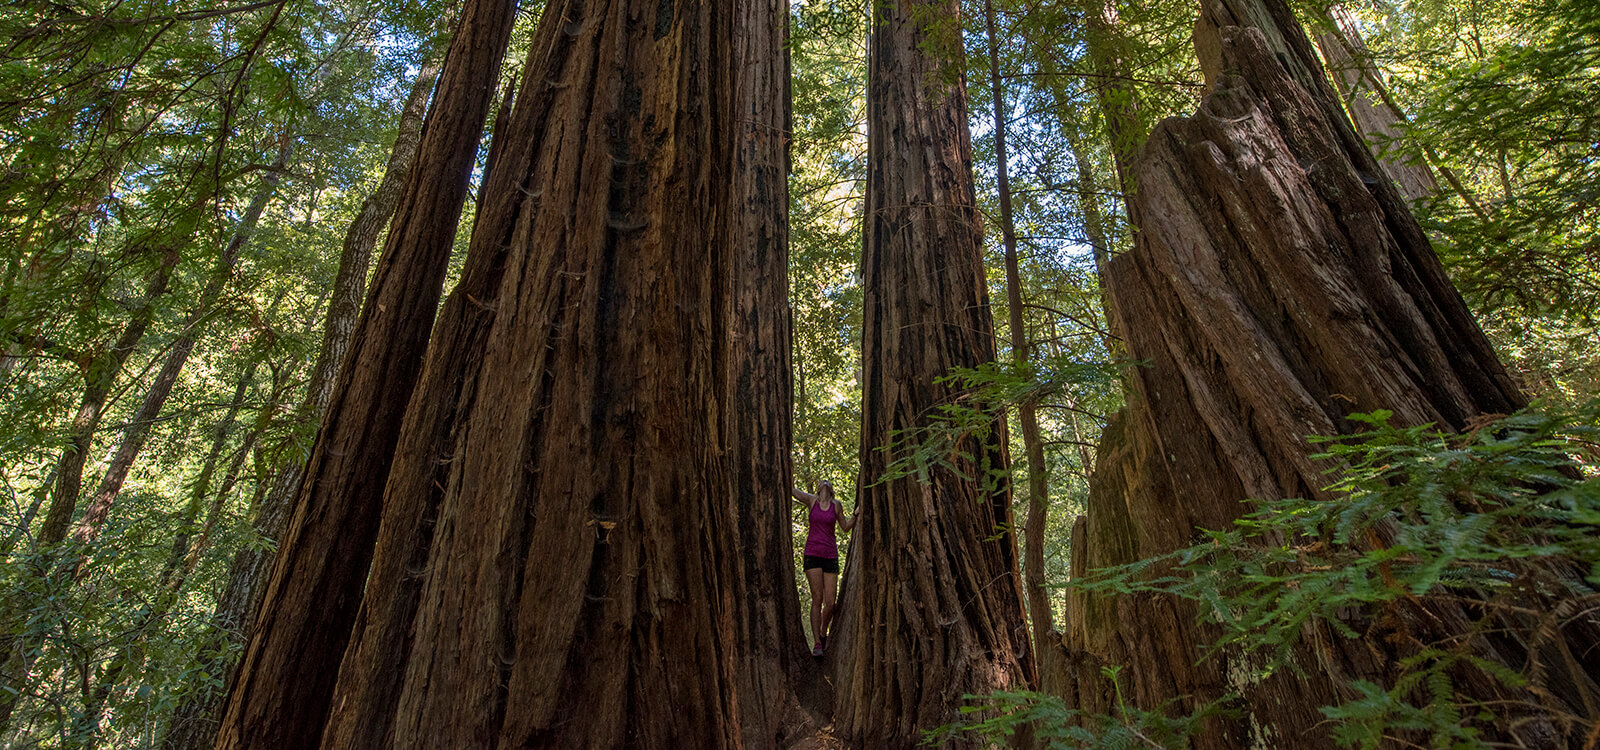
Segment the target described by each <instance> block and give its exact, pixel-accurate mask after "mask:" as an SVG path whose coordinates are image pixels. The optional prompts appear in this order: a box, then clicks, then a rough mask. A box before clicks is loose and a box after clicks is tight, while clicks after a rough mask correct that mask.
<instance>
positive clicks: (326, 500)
mask: <svg viewBox="0 0 1600 750" xmlns="http://www.w3.org/2000/svg"><path fill="white" fill-rule="evenodd" d="M515 10H516V3H515V2H514V0H474V1H473V2H469V3H468V5H467V7H466V8H465V9H464V10H463V11H462V18H461V22H460V24H459V25H458V27H457V31H456V34H455V37H454V39H453V40H452V42H451V46H450V50H449V52H448V53H447V54H446V59H445V64H444V71H443V73H442V74H441V76H440V83H439V87H438V91H437V93H436V94H435V95H434V102H433V105H432V107H431V108H430V110H429V112H428V118H427V122H426V123H425V124H424V126H423V135H422V143H421V145H420V147H419V149H418V156H417V160H416V163H415V164H413V165H412V169H411V172H410V175H409V176H408V178H407V183H406V189H405V192H404V195H403V197H402V199H401V202H400V208H399V209H398V211H397V213H396V215H395V218H394V223H393V226H392V227H391V228H390V232H389V239H388V242H387V243H386V245H385V247H384V252H383V255H382V257H381V258H380V259H379V261H378V269H377V272H376V274H375V275H374V278H373V282H372V291H371V294H370V295H369V296H368V299H367V302H366V305H365V306H364V309H363V310H362V314H361V320H360V322H359V323H358V324H357V326H356V334H355V335H354V337H353V341H352V344H351V346H350V350H349V351H348V352H347V353H346V355H345V361H344V364H343V365H342V366H341V367H340V368H339V369H340V372H339V378H338V384H337V385H336V386H335V387H334V389H333V393H334V395H333V397H332V400H331V401H330V402H329V405H328V410H327V414H326V416H325V418H324V419H323V423H322V428H321V430H320V431H319V433H318V436H317V443H316V445H315V447H314V448H313V449H312V455H311V459H310V462H309V464H308V466H307V468H306V471H305V476H304V477H303V478H302V480H301V483H300V490H299V494H298V496H297V498H296V500H295V503H294V508H293V510H292V515H291V516H290V519H289V524H288V526H287V528H286V529H285V532H284V535H283V538H282V539H281V540H280V542H279V548H278V549H279V551H278V555H277V559H276V560H275V562H274V564H273V570H272V575H271V578H270V579H269V583H268V584H267V589H266V592H265V594H264V595H263V598H262V604H261V605H260V615H259V617H258V618H257V619H256V621H255V624H254V627H253V629H252V631H251V635H250V640H249V642H248V644H247V645H246V647H245V652H244V655H243V657H242V658H241V661H240V666H239V670H238V672H237V674H236V676H235V679H234V683H233V687H232V689H231V690H230V692H229V697H228V704H227V709H226V710H225V713H224V717H223V720H222V726H221V729H220V731H219V733H218V739H217V747H219V748H237V747H307V746H311V745H313V744H315V743H316V741H317V737H318V736H320V734H321V732H322V724H323V722H324V720H325V719H326V716H327V711H328V701H329V697H330V695H331V693H332V691H333V686H334V681H335V678H336V677H337V675H338V670H337V668H336V665H337V664H338V663H339V660H340V657H341V656H342V655H343V653H344V650H345V647H346V645H347V644H348V642H349V639H350V631H351V627H352V625H353V622H354V620H355V615H356V608H357V606H358V605H359V603H360V599H361V591H362V587H363V584H364V583H365V581H366V578H367V566H368V562H369V561H370V560H371V558H372V550H373V543H374V539H375V538H376V536H377V530H378V520H379V517H380V511H381V505H380V501H381V499H382V493H383V486H384V482H385V481H386V479H387V477H388V473H389V464H390V460H391V458H392V456H393V454H394V447H395V443H396V442H397V441H398V439H399V432H400V420H401V417H402V416H403V414H404V408H405V404H406V402H407V401H408V400H409V399H410V397H411V392H412V389H413V388H414V387H415V385H416V383H417V380H418V377H419V374H420V370H421V368H422V354H423V351H424V350H425V348H426V345H427V341H428V333H429V330H430V329H431V327H432V325H433V319H434V314H435V312H436V309H437V307H438V301H439V295H440V294H441V287H442V285H443V282H444V276H445V270H446V267H447V265H448V261H449V258H450V248H451V245H452V242H453V240H454V237H455V230H456V224H457V221H458V219H459V217H460V215H461V208H462V205H463V203H464V202H465V200H466V194H467V185H468V180H469V178H470V176H471V172H472V167H473V162H474V160H475V158H476V156H477V150H478V140H479V136H480V135H481V133H482V131H483V123H484V119H485V117H486V115H487V113H488V110H489V105H490V103H491V102H492V101H493V98H494V89H495V86H496V83H497V81H498V78H499V75H498V74H499V70H500V64H501V61H502V58H503V57H504V55H505V47H506V44H507V42H508V41H509V39H510V35H511V26H512V21H513V17H514V15H515ZM307 664H317V665H322V668H319V669H316V670H312V671H307V670H306V668H305V666H306V665H307Z"/></svg>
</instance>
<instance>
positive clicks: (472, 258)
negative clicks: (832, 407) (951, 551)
mask: <svg viewBox="0 0 1600 750" xmlns="http://www.w3.org/2000/svg"><path fill="white" fill-rule="evenodd" d="M766 7H767V8H768V9H767V10H765V11H761V12H752V13H751V14H748V15H745V14H739V13H735V12H733V11H734V8H733V7H732V4H731V3H718V4H704V5H687V4H684V5H677V4H671V3H658V2H654V0H609V1H608V2H586V3H580V2H573V1H566V2H560V1H558V2H555V3H553V4H552V5H551V6H549V7H548V8H547V9H546V10H545V15H544V18H545V19H546V21H545V22H544V23H541V25H540V28H539V31H538V33H537V35H536V37H535V39H534V41H533V44H532V45H531V50H532V52H531V53H530V57H529V61H528V65H527V67H526V69H525V73H524V75H523V79H524V80H525V81H526V85H525V86H524V89H523V91H522V93H521V94H520V95H519V99H518V102H517V104H516V107H515V109H514V111H513V113H512V115H511V116H510V118H509V120H508V121H507V123H506V126H505V128H504V129H503V130H500V131H498V132H500V133H504V134H505V138H504V139H503V140H502V138H500V137H497V139H496V145H495V149H494V151H493V152H492V154H491V158H490V160H491V162H492V165H493V166H492V169H491V170H490V172H489V174H488V176H487V178H486V182H485V185H484V189H483V191H482V195H483V196H484V202H483V204H482V205H481V207H480V211H479V214H478V219H477V225H476V227H475V228H474V232H473V239H472V244H471V248H470V249H469V252H468V259H467V267H466V269H465V270H464V272H463V276H462V281H461V284H460V285H459V286H458V287H457V289H456V291H455V292H453V293H452V295H451V298H450V299H449V300H448V301H447V302H446V304H445V307H444V310H443V312H442V314H441V316H440V319H439V324H438V327H437V329H436V332H435V335H434V337H433V341H432V343H431V345H430V348H429V352H428V356H427V364H426V367H425V371H424V376H423V383H422V386H421V387H420V388H419V389H418V393H417V395H416V396H415V397H414V398H413V399H412V400H411V404H410V406H409V407H408V409H407V415H406V422H405V429H404V431H403V435H402V439H401V443H400V445H399V447H398V449H397V451H396V454H395V456H396V457H395V464H394V467H393V470H392V471H391V473H390V478H389V483H388V487H387V490H386V492H385V508H384V518H383V526H382V531H381V534H380V537H379V541H378V549H377V553H376V556H375V558H374V562H373V573H372V579H371V582H370V583H369V585H368V588H367V594H366V596H365V598H364V600H363V603H362V612H361V617H360V620H359V622H358V629H357V633H356V637H355V639H354V641H353V642H352V644H351V648H350V651H349V653H348V654H347V655H346V658H345V662H344V666H343V669H342V672H341V674H340V680H339V686H338V690H337V692H336V695H335V700H334V702H335V705H336V706H337V709H336V710H335V711H334V713H333V714H332V715H331V716H330V718H329V723H328V727H327V731H326V734H325V736H324V746H326V747H341V748H343V747H397V748H411V747H436V746H472V747H530V746H532V747H545V746H575V747H577V746H582V747H612V746H619V745H628V746H639V747H680V746H691V747H730V746H736V745H739V744H740V743H741V741H742V739H743V738H742V736H741V723H740V707H739V706H738V697H736V696H740V695H741V693H742V691H741V690H740V687H739V686H740V678H739V677H738V676H737V674H736V672H737V671H738V670H740V669H744V668H747V665H748V664H750V663H751V661H750V659H749V658H748V655H747V654H745V653H742V652H741V650H740V649H741V645H740V640H739V639H738V638H736V637H735V630H736V628H738V627H739V624H738V621H737V619H736V612H737V611H738V609H739V608H740V606H741V605H742V604H743V603H742V602H736V601H735V600H734V596H735V595H736V594H737V593H739V592H738V591H737V589H736V588H735V587H736V585H737V579H738V566H739V565H740V564H741V563H740V560H739V558H738V552H739V550H738V546H737V544H736V541H735V539H734V535H735V534H736V533H737V532H738V527H737V526H738V521H737V517H736V516H735V515H734V513H733V507H734V503H733V502H732V500H731V498H732V497H733V496H734V486H733V476H734V475H733V472H732V471H731V467H730V465H729V459H730V457H731V456H732V455H733V450H732V444H731V441H732V440H733V439H734V436H733V434H732V433H731V432H730V431H729V430H728V429H727V425H728V424H729V423H730V419H731V417H730V411H731V410H734V409H735V408H737V407H736V405H735V404H734V403H732V402H731V399H730V396H731V394H732V390H733V386H732V383H731V382H730V372H731V362H732V357H733V346H732V337H731V336H730V332H731V330H732V328H733V326H732V320H731V319H730V318H731V314H732V306H731V302H732V297H733V291H732V288H731V285H732V283H733V282H734V280H735V278H736V277H735V275H734V274H733V273H732V268H733V264H734V263H735V259H736V258H737V257H739V251H738V250H736V247H737V246H738V245H739V244H740V243H743V242H750V241H754V240H753V238H747V237H742V236H741V237H738V238H734V237H731V233H730V230H731V228H732V226H733V225H736V224H742V222H730V218H729V214H730V212H731V211H734V210H735V208H736V203H737V202H739V201H742V200H744V198H745V197H746V196H744V195H738V194H737V189H736V188H735V187H734V184H733V172H734V170H735V163H736V157H735V152H736V150H737V149H738V148H739V146H738V145H737V144H739V143H740V139H738V138H736V137H735V132H736V131H735V121H736V119H737V118H738V117H739V116H740V115H739V114H736V113H738V112H740V110H739V109H738V108H737V107H736V101H737V100H738V98H739V97H738V96H737V95H736V94H735V92H736V91H739V90H741V89H740V87H741V86H743V85H744V83H745V79H744V77H743V76H744V75H746V74H752V75H755V76H757V77H756V78H755V79H752V80H762V79H763V78H764V79H765V80H766V81H767V84H765V85H766V86H776V85H778V84H780V83H781V82H780V81H779V80H777V79H776V78H773V77H770V68H769V69H768V70H767V74H765V75H764V74H762V73H759V72H756V71H751V70H749V69H748V68H747V67H741V63H739V61H738V57H737V56H736V54H735V50H737V49H739V47H738V46H736V40H737V39H738V38H739V36H740V35H745V34H748V33H751V32H748V31H746V30H744V29H741V30H739V32H737V33H736V32H735V29H736V27H737V24H736V21H735V19H741V20H742V21H743V22H746V23H757V22H759V26H758V28H764V29H767V30H769V31H770V30H771V29H772V26H771V24H775V23H776V21H775V20H774V19H773V18H772V17H771V14H772V13H776V12H780V11H781V7H782V6H781V5H778V6H766ZM764 33H765V32H764ZM750 41H751V40H750V39H749V38H747V39H746V42H750ZM777 49H778V48H776V47H771V48H769V49H768V54H773V53H776V52H777ZM765 91H766V93H765V94H763V95H762V98H763V99H766V100H768V101H771V100H777V98H778V97H780V96H781V94H782V91H781V89H775V88H768V89H765ZM768 106H770V105H768ZM745 226H748V225H747V224H746V225H745ZM771 502H781V498H772V499H771ZM752 742H754V743H756V744H763V743H761V742H760V741H759V740H755V739H753V738H752Z"/></svg>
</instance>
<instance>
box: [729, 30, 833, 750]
mask: <svg viewBox="0 0 1600 750" xmlns="http://www.w3.org/2000/svg"><path fill="white" fill-rule="evenodd" d="M734 7H735V11H734V12H735V14H736V15H735V22H736V23H737V24H738V28H739V32H738V34H737V36H736V39H737V45H738V46H737V47H736V48H735V50H734V53H735V59H736V60H738V63H737V66H738V68H737V69H738V71H739V75H738V77H737V80H738V84H737V88H736V90H735V92H734V96H735V99H734V106H735V108H736V109H735V126H734V127H735V130H734V133H735V137H736V138H737V141H736V149H735V153H734V165H733V173H732V181H733V201H734V210H733V212H732V213H731V214H729V216H730V218H731V220H732V224H731V226H730V227H729V232H730V235H729V236H730V237H731V238H733V241H734V245H733V248H734V252H735V253H736V254H735V255H734V257H733V258H732V261H733V274H734V282H733V320H732V324H733V360H732V370H733V372H732V379H731V381H730V385H731V386H732V388H733V392H732V394H731V398H732V400H731V402H730V403H732V404H733V408H732V409H731V410H730V412H729V413H728V416H729V417H730V426H729V434H730V435H732V449H733V486H734V492H733V495H732V496H731V499H732V501H733V507H732V509H731V512H732V513H733V517H734V518H736V519H737V520H738V529H739V533H738V534H737V535H736V539H737V541H738V543H739V550H738V551H739V557H740V559H741V564H740V565H739V566H737V567H736V569H735V572H736V573H737V574H738V583H737V584H736V591H735V593H734V597H733V599H734V601H735V602H740V603H742V605H743V606H741V607H739V613H738V615H737V616H736V623H737V629H736V633H737V635H738V639H739V643H738V646H739V652H740V653H742V654H744V655H745V657H746V658H747V659H748V662H747V664H746V665H745V666H744V667H742V668H741V669H740V671H739V675H740V685H739V690H740V693H739V708H740V712H741V723H742V729H743V734H744V739H745V742H746V743H747V744H748V745H749V746H751V747H767V746H772V745H776V746H785V745H787V744H788V741H789V740H792V739H793V738H794V737H795V736H796V735H797V734H800V733H803V732H805V731H807V730H808V729H811V728H814V726H813V725H814V724H815V720H814V718H813V715H812V712H822V711H825V710H826V709H827V706H826V705H824V702H825V700H826V698H827V696H826V695H824V694H823V691H822V688H823V686H824V682H823V680H822V679H821V673H820V670H819V669H818V666H817V664H816V662H815V660H813V659H812V658H811V657H810V655H809V653H808V649H807V644H806V641H805V632H804V630H803V628H802V626H801V611H800V598H799V595H798V589H797V588H796V581H795V573H794V557H793V555H794V549H793V542H792V539H791V530H790V526H789V516H790V513H789V511H790V507H791V506H790V504H789V489H790V487H792V486H793V483H792V482H793V473H794V471H793V467H792V465H791V460H790V453H789V451H790V448H791V446H792V444H793V417H792V414H791V409H792V403H793V400H794V388H793V384H792V375H791V341H792V338H793V336H792V332H791V330H790V321H791V317H790V310H789V236H788V221H789V191H788V184H789V183H788V178H789V174H788V172H789V169H788V157H789V148H788V145H789V128H788V96H787V94H788V86H789V66H788V54H787V52H786V49H785V42H786V41H787V39H786V37H787V34H786V29H785V26H786V19H787V18H788V5H787V3H786V2H784V1H783V0H737V2H735V3H734ZM797 688H798V689H799V692H798V694H797ZM802 702H804V704H805V707H804V709H803V708H802V705H801V704H802Z"/></svg>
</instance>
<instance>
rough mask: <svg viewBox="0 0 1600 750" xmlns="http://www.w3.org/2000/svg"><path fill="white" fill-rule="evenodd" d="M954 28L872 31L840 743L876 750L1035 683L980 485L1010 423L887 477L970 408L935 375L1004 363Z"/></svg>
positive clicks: (928, 11) (840, 642) (945, 11)
mask: <svg viewBox="0 0 1600 750" xmlns="http://www.w3.org/2000/svg"><path fill="white" fill-rule="evenodd" d="M914 19H915V20H914ZM959 29H960V26H959V24H958V22H957V6H956V4H955V3H954V2H939V3H933V4H927V3H921V2H912V1H911V0H900V1H898V2H893V3H889V4H886V5H881V6H879V7H878V8H877V9H876V11H875V16H874V20H873V32H872V48H871V50H870V52H869V68H868V70H869V82H868V96H867V100H868V125H869V128H868V176H867V207H866V228H865V232H866V243H865V244H866V247H865V251H864V254H863V260H862V269H863V273H864V276H865V278H864V290H865V301H866V309H865V312H864V317H863V323H864V325H863V346H862V359H863V372H864V378H863V392H862V417H863V422H862V433H861V466H862V470H861V476H860V479H859V480H858V482H857V487H858V488H859V489H858V491H857V495H858V507H859V508H860V513H861V516H860V522H859V525H858V526H857V528H856V530H855V532H854V534H855V538H854V539H853V540H852V548H851V549H852V553H851V555H850V559H849V562H848V563H847V566H848V569H847V570H846V571H845V576H844V578H845V580H844V587H843V594H842V596H841V602H840V620H839V622H838V624H837V627H836V628H835V629H834V632H835V643H834V645H833V646H831V650H832V651H833V652H834V653H835V654H836V657H835V659H836V663H835V664H834V665H833V667H834V675H835V679H834V683H835V685H836V690H837V697H836V699H835V702H834V716H835V727H836V731H837V732H838V733H839V734H840V735H841V737H842V738H844V739H845V740H846V741H847V742H853V743H859V744H861V745H863V746H868V747H910V746H912V745H914V744H916V743H918V742H919V741H920V740H921V739H922V735H921V733H922V731H923V730H926V729H931V728H934V727H936V726H940V725H942V724H946V723H949V722H951V721H953V720H954V719H955V718H956V717H957V714H956V707H957V706H959V705H960V703H961V700H960V699H961V696H962V695H964V694H967V693H986V692H990V691H992V690H996V689H1005V688H1022V687H1024V686H1026V685H1028V684H1030V682H1031V681H1032V657H1031V655H1030V649H1029V644H1028V633H1027V627H1026V625H1025V622H1024V619H1023V614H1022V612H1023V610H1022V592H1021V587H1020V581H1019V580H1018V578H1019V576H1018V573H1017V556H1016V538H1015V537H1014V536H1013V535H1012V533H1011V532H1010V531H1009V528H1010V526H1011V512H1010V502H1009V501H1010V492H1009V488H1008V487H1006V486H1005V484H1004V483H1000V484H999V485H998V486H994V485H992V484H991V482H992V481H993V480H992V479H991V478H990V477H987V476H986V475H985V474H984V470H986V469H989V468H1003V467H1004V466H1005V464H1006V454H1005V441H1004V437H1003V435H1004V424H1003V421H997V422H996V423H995V424H994V429H993V430H992V434H990V435H988V436H986V437H981V438H979V437H971V436H969V437H966V438H964V439H963V440H962V441H961V444H960V447H959V448H958V449H957V450H959V451H960V452H964V453H966V454H967V455H969V456H970V457H971V458H970V459H962V458H959V457H956V458H955V459H954V462H955V466H954V467H940V468H937V469H935V470H934V471H933V473H932V476H931V481H929V482H928V483H926V484H924V483H922V482H919V481H917V480H916V479H915V478H911V477H905V478H900V479H896V480H892V481H886V482H880V481H879V480H880V478H881V477H882V476H883V474H884V471H885V468H886V466H887V463H888V460H889V454H888V452H887V451H884V450H879V448H880V447H881V446H886V445H889V444H891V443H892V442H894V441H895V440H896V439H897V437H899V436H900V431H902V430H907V429H911V428H917V427H925V426H927V425H929V424H930V413H931V412H932V411H933V410H934V409H936V408H937V407H938V406H939V405H940V404H943V403H947V402H950V401H952V400H954V399H957V398H959V397H960V396H961V394H960V393H958V392H956V391H955V390H954V389H953V388H951V387H950V386H948V385H944V384H940V383H936V382H935V379H936V378H939V377H941V376H944V375H947V374H948V373H949V371H950V369H951V368H953V367H975V366H977V365H979V364H982V363H984V362H989V361H992V360H993V359H994V354H995V349H994V325H993V320H992V318H991V316H990V311H989V299H988V290H987V288H986V286H985V278H984V268H983V259H982V253H981V247H982V230H981V228H980V226H979V218H978V213H977V209H976V200H975V197H974V189H973V183H972V147H971V139H970V136H969V134H968V131H967V109H966V96H965V85H964V83H963V82H962V80H961V75H960V66H959V64H958V63H956V62H953V61H958V60H960V59H961V53H960V50H961V46H960V32H959ZM930 50H940V51H942V53H943V54H942V55H941V58H935V57H934V56H933V55H931V54H930ZM958 470H959V472H960V473H958ZM960 474H966V475H967V476H968V477H972V479H966V478H963V477H962V476H961V475H960ZM986 480H987V481H986Z"/></svg>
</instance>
